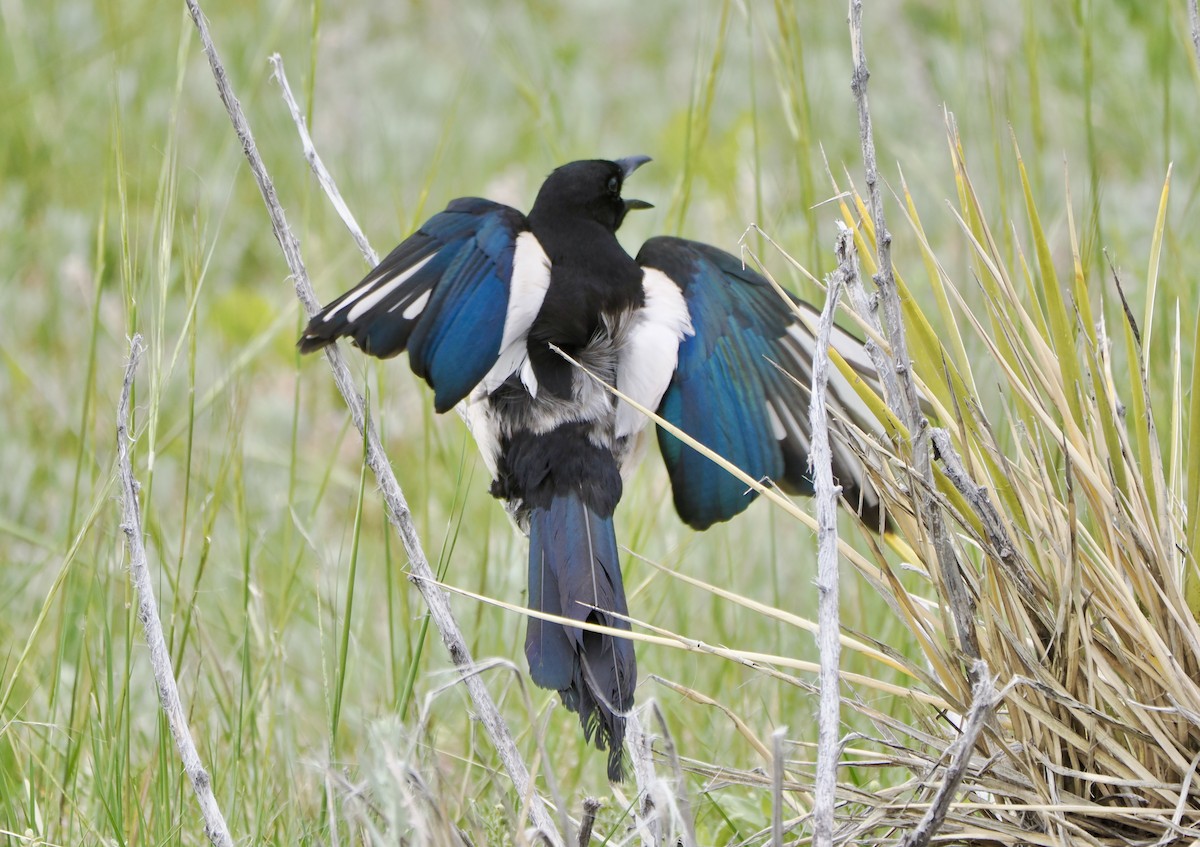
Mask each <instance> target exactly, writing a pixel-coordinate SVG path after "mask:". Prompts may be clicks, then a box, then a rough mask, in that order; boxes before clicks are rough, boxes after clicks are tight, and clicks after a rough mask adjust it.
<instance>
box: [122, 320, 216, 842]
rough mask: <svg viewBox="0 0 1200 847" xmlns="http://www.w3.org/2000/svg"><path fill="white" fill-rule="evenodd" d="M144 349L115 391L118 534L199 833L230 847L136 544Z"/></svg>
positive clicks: (132, 351)
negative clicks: (134, 412) (137, 383)
mask: <svg viewBox="0 0 1200 847" xmlns="http://www.w3.org/2000/svg"><path fill="white" fill-rule="evenodd" d="M144 350H145V348H144V347H143V346H142V337H141V336H140V335H135V336H134V337H133V338H132V339H131V340H130V342H129V362H128V363H127V364H126V366H125V382H124V383H123V384H122V386H121V400H120V402H119V403H118V404H117V475H118V476H119V477H120V485H121V521H122V523H121V529H122V530H124V532H125V542H126V544H127V545H128V546H129V578H130V580H131V581H132V582H133V588H134V590H135V591H136V592H137V599H138V620H140V621H141V622H142V628H143V630H145V633H146V643H147V644H148V645H149V646H150V665H151V666H152V667H153V668H154V681H155V683H156V685H157V688H158V701H159V702H160V703H161V704H162V709H163V712H165V713H166V716H167V724H168V725H169V726H170V727H171V735H172V736H174V738H175V746H176V747H178V748H179V756H180V758H181V759H183V769H184V771H185V772H186V773H187V775H188V779H189V780H191V783H192V790H193V791H195V792H196V799H197V800H198V801H199V802H200V814H201V815H203V817H204V834H205V835H207V836H208V840H209V841H210V842H212V844H213V847H233V839H232V838H231V837H230V836H229V827H228V826H227V825H226V824H225V818H224V816H223V815H222V814H221V807H220V806H219V805H218V804H217V798H216V796H215V795H214V794H213V790H212V778H211V777H210V776H209V775H208V771H206V770H205V769H204V764H203V763H202V762H201V761H200V754H199V753H198V752H197V751H196V742H195V741H194V740H192V731H191V729H189V728H188V723H187V715H186V714H185V713H184V710H183V703H182V702H181V701H180V699H179V685H178V684H177V683H176V682H175V669H174V667H172V665H171V652H170V651H169V650H168V649H167V642H166V639H165V638H164V637H163V630H162V621H161V620H159V617H158V603H157V602H156V601H155V599H154V582H153V581H152V580H151V579H150V567H149V565H148V564H147V562H146V546H145V544H143V542H142V511H141V508H140V506H139V505H138V483H137V480H136V479H134V476H133V461H132V460H131V459H130V457H129V445H130V444H131V443H132V441H133V439H132V437H131V436H130V435H129V398H130V395H131V393H132V391H133V377H134V374H136V373H137V366H138V359H139V358H141V355H142V352H143V351H144Z"/></svg>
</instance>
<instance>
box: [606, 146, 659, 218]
mask: <svg viewBox="0 0 1200 847" xmlns="http://www.w3.org/2000/svg"><path fill="white" fill-rule="evenodd" d="M649 161H651V159H650V157H649V156H626V157H625V158H624V159H617V160H616V162H615V164H616V165H617V167H619V168H620V169H621V173H622V175H623V179H629V175H630V174H632V173H633V172H634V171H636V170H637V169H638V168H640V167H641V166H642V165H644V164H646V163H647V162H649ZM653 208H654V204H653V203H647V202H646V201H645V200H626V201H625V211H626V212H628V211H630V210H632V209H653Z"/></svg>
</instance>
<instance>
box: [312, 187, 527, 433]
mask: <svg viewBox="0 0 1200 847" xmlns="http://www.w3.org/2000/svg"><path fill="white" fill-rule="evenodd" d="M549 283H550V263H549V260H548V259H547V258H546V254H545V252H544V251H543V250H542V248H541V245H540V244H538V241H537V239H536V238H535V237H534V235H533V233H532V232H530V230H529V223H528V221H527V220H526V219H525V216H524V215H523V214H521V213H520V212H518V211H517V210H516V209H512V208H510V207H508V206H503V205H501V204H499V203H493V202H491V201H490V200H482V199H479V198H477V197H464V198H460V199H458V200H454V201H453V202H451V203H450V205H449V206H447V207H446V210H445V211H444V212H440V213H439V214H437V215H434V216H433V217H432V218H430V219H429V220H428V221H426V222H425V223H424V224H423V225H422V226H421V228H420V229H419V230H417V231H416V232H415V233H413V234H412V235H411V236H409V237H408V238H406V239H405V240H404V242H403V243H401V244H400V246H398V247H397V248H396V249H395V250H393V251H392V252H391V253H389V254H388V256H387V258H385V259H384V260H383V261H382V262H380V263H379V265H378V266H377V267H375V269H374V270H372V271H371V272H370V273H369V274H367V276H366V277H365V278H364V279H363V281H362V282H360V283H359V284H358V285H357V286H355V287H354V288H352V289H351V290H349V291H347V292H346V293H345V294H343V295H342V296H341V297H339V298H337V299H336V300H334V301H333V302H332V303H330V304H329V305H328V306H326V307H325V309H324V311H322V312H321V313H320V314H318V315H317V316H315V317H314V318H313V319H312V320H311V321H309V324H308V327H307V328H306V329H305V330H304V334H303V335H302V336H301V337H300V341H299V347H300V351H301V352H302V353H308V352H310V351H313V350H319V349H320V348H322V347H325V346H326V345H328V344H331V343H333V342H334V341H336V340H337V339H338V338H342V337H344V336H349V337H350V338H352V339H353V340H354V343H355V344H356V345H357V346H358V347H360V348H361V349H362V351H363V352H364V353H368V354H369V355H372V356H378V357H379V358H381V359H386V358H388V357H390V356H395V355H397V354H398V353H401V352H403V351H404V350H408V360H409V364H410V366H411V367H412V369H413V373H415V374H417V376H420V377H422V378H423V379H424V380H425V381H426V382H428V383H429V385H430V386H431V387H432V388H433V391H434V407H435V408H436V409H437V411H438V412H445V411H447V410H448V409H451V408H453V407H454V405H455V404H457V403H458V402H459V401H461V400H463V399H464V398H465V397H466V396H467V395H468V394H470V392H471V390H472V389H473V388H475V386H476V385H478V384H479V383H480V382H483V381H484V380H485V377H489V374H490V373H491V372H492V371H493V370H495V371H496V372H497V374H496V376H497V377H498V379H499V381H502V380H503V379H504V378H505V377H507V376H508V374H510V373H512V372H513V371H514V370H515V369H516V368H518V367H519V366H520V363H521V359H522V357H523V355H524V351H525V340H526V335H527V333H528V332H529V327H530V325H531V324H532V323H533V319H534V318H535V317H536V316H537V313H538V310H539V309H541V306H542V300H543V299H544V297H545V295H546V287H547V286H548V285H549ZM499 371H504V373H499ZM489 381H490V378H489ZM497 384H498V382H497Z"/></svg>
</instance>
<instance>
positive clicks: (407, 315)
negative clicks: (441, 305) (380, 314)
mask: <svg viewBox="0 0 1200 847" xmlns="http://www.w3.org/2000/svg"><path fill="white" fill-rule="evenodd" d="M432 293H433V289H432V288H431V289H429V290H428V291H426V292H425V293H424V294H422V295H421V296H420V297H418V298H417V299H416V300H413V301H412V302H411V303H409V304H408V307H407V308H406V309H405V310H404V311H403V312H401V313H400V314H402V315H403V316H404V319H405V320H406V321H411V320H412V319H413V318H415V317H416V316H417V315H419V314H421V312H423V311H425V304H426V303H428V302H429V295H430V294H432ZM397 305H399V304H397ZM395 308H396V307H395V306H393V307H392V308H391V309H390V310H389V311H395Z"/></svg>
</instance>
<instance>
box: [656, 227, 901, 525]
mask: <svg viewBox="0 0 1200 847" xmlns="http://www.w3.org/2000/svg"><path fill="white" fill-rule="evenodd" d="M637 259H638V262H639V263H640V264H641V265H643V266H644V267H646V268H652V269H655V270H658V271H661V272H662V273H663V274H664V275H665V276H666V277H667V278H669V279H670V280H671V281H672V282H674V283H675V285H677V286H678V287H679V289H680V291H681V292H682V294H683V298H684V301H685V302H686V303H687V308H688V313H689V315H690V319H691V325H692V329H693V334H691V335H690V336H689V337H686V338H684V339H683V341H682V343H681V344H680V346H679V354H678V363H677V365H676V367H675V371H674V374H673V375H672V377H671V381H670V384H669V385H668V386H667V389H666V392H665V393H664V394H663V395H662V401H661V403H660V404H659V407H658V413H659V415H661V416H662V417H663V418H665V419H666V420H667V421H670V422H671V423H672V424H674V425H675V426H677V427H679V428H680V429H682V430H683V431H684V432H686V433H688V434H689V435H691V436H692V437H693V438H695V439H696V440H697V441H699V442H700V443H702V444H704V445H705V446H706V447H709V448H711V449H712V450H714V451H715V452H717V453H718V454H720V455H721V456H723V457H725V458H726V459H728V460H729V461H730V462H732V463H733V464H735V465H737V466H738V467H739V468H741V469H742V470H743V471H745V472H746V473H747V474H749V475H750V476H752V477H755V478H758V479H770V480H772V481H774V482H775V483H776V484H778V485H780V486H781V487H783V488H784V489H786V490H789V491H793V492H796V493H801V494H812V492H813V488H812V477H811V475H810V472H809V469H808V453H809V444H810V440H809V434H810V433H809V423H808V406H809V386H810V385H811V384H812V362H813V353H814V348H815V343H816V338H815V330H816V318H817V317H818V313H817V312H816V310H814V309H813V308H812V307H811V306H809V305H807V304H806V303H803V302H801V301H799V300H794V302H795V305H796V306H797V307H799V309H800V310H801V311H802V313H804V314H805V315H806V316H809V317H811V320H807V321H806V320H803V319H801V317H800V316H798V315H797V314H796V312H795V311H794V310H793V309H791V308H789V307H788V304H786V303H785V302H784V301H783V299H782V298H781V297H780V296H779V293H778V292H777V291H776V290H775V289H774V288H773V287H772V286H771V284H770V283H769V282H768V281H767V280H766V279H764V278H763V277H762V276H760V275H759V274H757V273H755V272H754V271H752V270H750V269H749V268H746V267H745V266H744V265H743V263H742V261H741V260H740V259H738V258H737V257H736V256H732V255H730V254H729V253H726V252H724V251H723V250H718V249H717V248H715V247H710V246H709V245H707V244H700V243H698V242H694V241H686V240H684V239H680V238H665V237H664V238H653V239H651V240H650V241H647V242H646V244H645V245H644V246H643V247H642V249H641V251H640V252H639V253H638V257H637ZM793 299H794V298H793ZM832 346H833V347H834V348H835V349H837V350H838V352H839V353H841V355H842V356H843V357H844V358H845V359H846V360H847V362H848V363H849V364H850V365H851V366H852V367H854V368H855V370H857V371H858V372H859V373H860V374H861V375H862V376H863V377H864V378H866V379H867V380H868V381H870V382H872V383H875V384H877V378H876V375H875V373H874V370H873V368H872V367H871V364H870V361H869V359H868V358H867V356H866V355H865V352H864V351H863V350H862V345H861V343H860V342H858V341H857V340H856V339H855V338H854V337H853V336H851V335H849V334H847V333H845V332H843V331H841V330H839V329H836V328H835V329H834V335H833V340H832ZM829 406H830V417H831V435H832V436H833V437H832V439H831V441H832V447H833V473H834V477H835V478H836V479H837V480H838V482H839V483H840V485H841V486H842V496H843V498H844V499H845V500H846V502H847V504H848V505H849V506H850V508H851V509H853V510H855V511H857V512H858V513H859V514H860V515H861V516H862V518H863V520H864V522H865V523H866V524H867V525H868V526H871V527H873V528H878V527H880V526H881V521H882V517H883V516H882V511H881V506H880V502H879V495H878V493H877V492H876V490H875V489H874V487H873V486H872V485H871V483H870V481H869V480H868V478H867V477H866V474H865V469H864V468H863V466H862V462H861V460H860V459H859V457H858V454H857V452H856V451H855V450H853V449H851V446H850V443H849V442H850V440H851V439H854V438H855V437H856V436H855V435H853V433H852V428H851V427H848V426H847V425H846V424H847V422H853V423H854V425H855V426H857V427H859V428H861V429H863V430H865V431H867V432H872V431H878V430H879V429H880V426H879V424H878V422H877V421H876V419H875V417H874V416H873V415H872V414H871V412H870V411H869V409H868V407H867V406H866V404H865V403H863V402H862V399H861V398H860V397H859V396H858V394H857V393H856V392H855V391H854V389H853V388H852V387H851V386H850V384H849V383H848V382H847V381H846V379H845V378H844V377H843V376H842V375H841V373H840V372H838V371H837V370H836V369H834V370H831V371H830V381H829ZM658 441H659V446H660V448H661V450H662V454H663V459H664V460H665V461H666V464H667V470H668V472H669V473H670V476H671V486H672V490H673V492H674V496H675V508H676V510H677V511H678V512H679V516H680V517H681V518H683V520H684V521H685V522H686V523H688V524H690V525H691V526H693V527H695V528H697V529H703V528H705V527H708V526H710V525H711V524H713V523H715V522H717V521H724V520H728V519H729V518H731V517H733V516H734V515H736V514H738V513H739V512H741V511H742V510H743V509H745V508H746V507H747V506H748V505H749V504H750V502H751V501H752V500H753V499H754V497H755V494H754V492H752V491H748V490H747V487H746V485H745V483H743V482H741V481H739V480H738V479H736V478H735V477H733V476H732V475H731V474H729V473H727V472H726V471H724V470H723V469H722V468H720V467H719V466H717V465H716V463H714V462H712V461H711V460H709V459H708V458H706V457H704V456H702V455H701V454H700V453H698V452H696V451H695V450H693V449H691V448H690V447H687V446H686V445H684V444H683V442H681V441H679V440H678V439H677V438H675V437H674V436H672V435H670V434H668V433H667V432H666V431H665V430H662V429H661V428H660V429H659V433H658Z"/></svg>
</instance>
